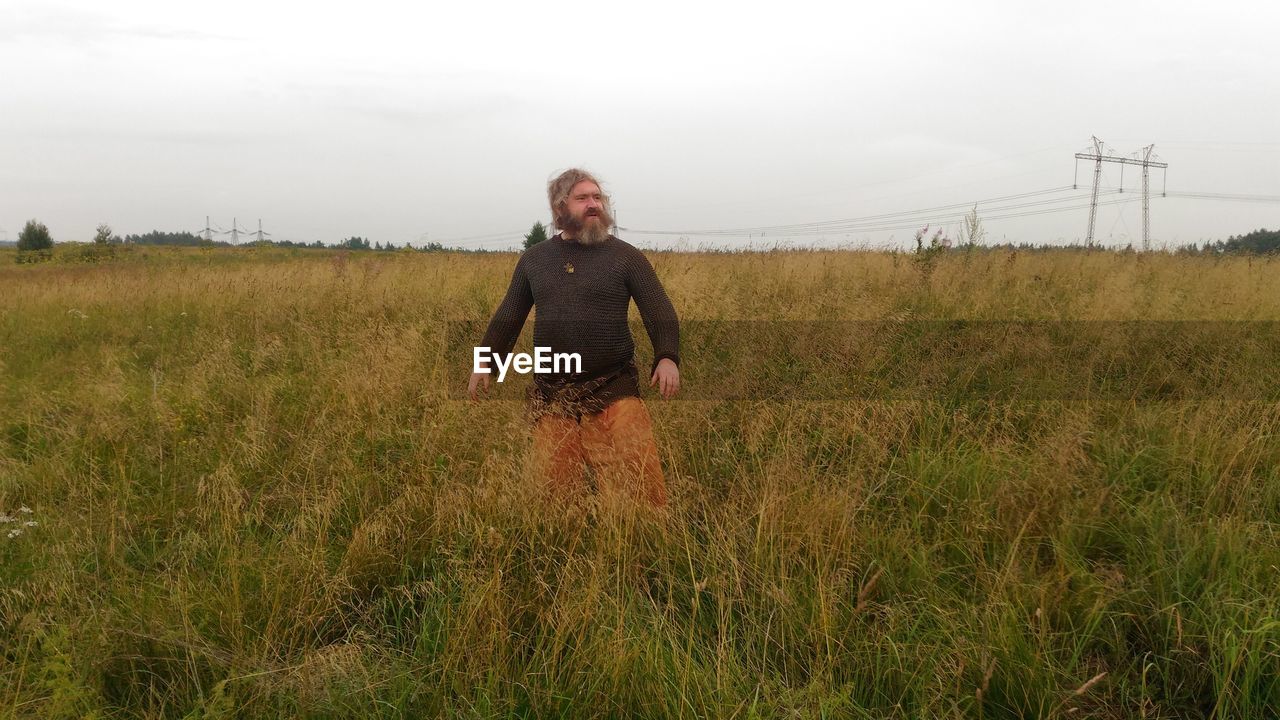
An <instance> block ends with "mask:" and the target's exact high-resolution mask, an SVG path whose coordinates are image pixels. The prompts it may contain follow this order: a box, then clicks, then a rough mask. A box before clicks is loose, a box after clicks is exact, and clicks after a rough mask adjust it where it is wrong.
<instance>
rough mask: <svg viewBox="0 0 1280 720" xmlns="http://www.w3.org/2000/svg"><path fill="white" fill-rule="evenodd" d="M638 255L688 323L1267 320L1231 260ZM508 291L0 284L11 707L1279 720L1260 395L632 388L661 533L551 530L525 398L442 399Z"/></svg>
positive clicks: (179, 278)
mask: <svg viewBox="0 0 1280 720" xmlns="http://www.w3.org/2000/svg"><path fill="white" fill-rule="evenodd" d="M651 257H652V259H653V261H654V264H655V267H656V269H657V271H658V274H659V276H660V277H661V278H662V280H663V282H664V283H665V285H666V287H667V290H668V292H669V294H670V295H671V296H672V299H673V301H674V302H675V304H676V307H677V309H678V310H679V311H680V312H681V316H682V319H685V320H689V321H693V320H705V321H713V320H819V319H820V320H850V321H852V320H864V319H882V318H898V319H904V318H905V319H919V320H928V319H975V320H979V319H980V320H1010V319H1013V320H1152V319H1156V320H1185V319H1197V320H1250V321H1270V320H1277V319H1280V273H1277V272H1276V270H1277V269H1280V266H1277V264H1276V263H1274V262H1270V261H1260V260H1252V261H1250V260H1248V259H1245V258H1230V259H1226V258H1196V257H1172V256H1165V255H1150V256H1147V255H1133V254H1128V255H1125V254H1113V253H1085V252H1072V253H1030V254H1029V253H1008V252H981V251H975V252H970V253H963V252H951V253H947V254H944V255H943V256H941V257H940V258H939V259H938V260H937V261H936V263H935V264H934V265H933V266H932V267H931V268H930V270H929V272H928V273H923V272H921V271H920V268H919V267H918V266H917V264H915V263H913V262H912V261H911V258H910V256H906V255H894V254H887V253H841V252H813V253H804V252H793V253H767V254H754V255H731V254H719V255H717V254H705V255H699V254H656V255H653V256H651ZM2 260H7V258H6V257H4V256H0V261H2ZM513 264H514V256H511V255H493V256H489V255H449V254H431V255H417V254H374V253H367V254H362V253H356V254H349V255H348V254H337V253H334V254H330V253H324V254H322V253H316V252H300V253H299V252H295V253H288V252H280V251H226V250H220V251H216V252H206V251H200V250H184V251H180V252H175V251H169V250H162V249H156V250H152V251H145V252H135V253H130V254H129V255H127V256H125V257H123V258H121V259H119V260H117V261H116V262H111V263H104V264H102V265H95V266H77V265H65V264H42V265H16V264H10V263H7V262H6V263H4V264H0V294H3V297H4V302H3V304H2V305H0V377H3V378H4V382H3V385H2V387H3V395H2V396H0V514H5V515H7V516H10V517H14V518H18V517H19V516H20V517H21V519H22V520H24V521H25V519H26V518H28V517H29V518H31V519H33V520H34V521H35V522H37V523H38V524H37V525H34V526H25V527H24V532H22V533H21V534H19V535H17V536H14V537H9V536H7V535H6V534H5V533H4V531H5V530H7V529H8V528H10V527H13V526H15V523H7V524H4V525H0V715H4V716H13V717H82V716H86V715H93V716H97V717H189V718H216V717H240V716H253V717H262V716H272V717H277V716H278V717H298V716H302V717H344V716H351V717H363V716H370V715H372V716H380V717H426V716H441V717H491V716H504V717H505V716H521V717H540V716H565V717H629V716H642V717H666V716H716V717H743V718H753V717H754V718H765V717H794V716H796V715H801V716H813V717H866V718H879V717H886V716H901V717H981V718H1015V717H1078V716H1085V717H1114V718H1130V717H1145V718H1185V717H1212V718H1238V717H1272V716H1276V715H1277V714H1280V590H1278V589H1277V576H1278V573H1280V571H1278V569H1277V568H1280V525H1278V522H1280V438H1278V436H1277V429H1278V428H1280V408H1278V407H1277V405H1276V404H1275V403H1271V402H1259V401H1257V399H1250V398H1241V397H1239V396H1237V395H1232V394H1231V393H1222V394H1221V395H1215V394H1203V395H1201V396H1197V397H1194V398H1184V399H1173V400H1168V401H1161V402H1126V401H1124V400H1117V399H1098V400H1089V399H1085V400H1079V399H1070V398H1067V397H1065V395H1064V396H1062V397H1059V396H1055V395H1053V394H1052V393H1049V394H1042V395H1041V396H1038V397H1036V398H1029V399H1025V400H1024V401H1018V402H986V401H984V400H983V398H981V397H974V396H965V397H951V396H947V395H945V394H943V395H925V396H922V397H917V398H911V399H899V400H889V399H882V398H876V397H861V398H844V399H838V400H830V401H820V400H812V399H806V400H795V399H788V398H787V397H786V393H785V390H786V387H785V378H786V374H785V372H780V373H779V374H778V377H779V378H783V379H782V380H779V382H780V383H783V384H782V385H781V386H780V387H779V388H777V389H778V390H779V392H778V393H776V394H773V395H771V397H772V398H773V399H770V400H741V401H735V402H728V401H721V400H716V399H708V400H698V401H692V400H678V401H672V402H662V401H660V400H657V399H656V398H653V397H652V396H650V399H649V408H650V411H651V412H652V414H653V416H654V421H655V428H656V433H657V435H658V443H659V446H660V448H661V450H662V454H663V462H664V466H665V468H666V472H667V477H668V482H669V490H670V493H671V497H672V508H671V512H670V513H669V515H667V516H662V515H653V514H650V513H647V512H644V511H642V510H641V509H639V508H636V507H634V506H633V505H631V504H630V503H628V502H627V501H626V500H625V498H618V497H614V496H611V495H608V494H605V495H593V496H591V497H589V498H588V500H587V501H586V502H584V503H579V504H576V505H564V504H561V503H558V502H556V500H555V499H554V498H547V497H545V496H543V495H542V494H541V493H540V492H539V489H538V488H537V487H536V486H535V484H534V483H533V482H532V481H531V479H530V478H529V477H528V476H527V474H526V471H525V465H524V462H523V456H524V453H525V452H526V447H527V428H526V426H525V425H524V422H523V418H522V408H521V405H520V403H519V401H518V394H517V393H515V392H507V390H509V388H503V389H501V390H499V391H498V395H499V398H500V399H499V400H498V401H490V402H487V403H479V404H471V403H467V402H464V401H460V400H458V399H456V398H457V397H458V390H459V388H458V386H457V385H458V383H465V377H466V370H467V368H465V367H452V366H451V365H450V363H449V361H448V360H447V358H449V357H451V353H452V352H453V350H454V348H450V347H448V342H449V338H448V333H447V327H448V325H449V323H450V322H451V321H457V320H467V319H471V320H482V321H483V320H487V318H488V317H489V315H490V313H491V312H492V310H493V308H494V307H495V306H496V304H497V302H498V301H499V300H500V299H501V296H502V293H503V291H504V290H505V286H506V282H507V280H508V279H509V277H510V271H511V267H512V266H513ZM527 332H528V329H526V333H527ZM478 339H479V338H476V340H477V341H478ZM637 344H638V346H640V347H641V348H642V351H641V352H642V354H643V353H644V352H647V342H646V341H645V340H644V338H643V337H642V336H641V337H639V338H638V339H637ZM686 350H687V358H686V367H685V368H684V369H683V371H684V375H685V377H686V383H690V382H691V380H690V378H695V377H697V375H698V374H699V373H702V374H703V376H704V377H709V375H710V373H713V372H714V371H713V370H712V369H709V368H699V367H697V366H696V360H694V361H693V363H692V364H690V360H689V358H695V359H696V358H697V357H698V353H699V352H705V353H709V354H713V352H714V348H693V347H686ZM924 350H925V349H924V348H921V349H920V352H919V353H918V354H916V355H914V356H913V355H912V354H911V351H910V346H907V349H906V350H904V356H903V357H900V358H898V360H899V361H900V362H901V363H902V365H903V366H904V367H908V368H910V367H915V366H917V365H919V364H920V363H923V362H925V360H924V359H922V358H925V357H926V353H925V352H924ZM814 352H817V350H815V351H814ZM927 357H928V362H945V359H946V358H945V356H939V355H938V354H937V353H928V354H927ZM1269 360H1270V361H1271V362H1268V358H1266V357H1265V356H1258V355H1256V354H1253V355H1248V356H1243V357H1242V359H1240V360H1239V362H1242V363H1243V362H1249V363H1256V364H1257V366H1256V367H1254V368H1252V370H1253V371H1256V372H1257V373H1259V374H1265V373H1270V374H1275V373H1276V372H1277V371H1278V370H1280V358H1269ZM770 362H771V357H765V358H762V359H761V360H760V363H761V367H764V368H770V367H771V366H770ZM1244 369H1245V370H1250V367H1248V366H1247V367H1245V368H1244ZM1063 389H1064V390H1067V389H1069V388H1063ZM502 398H505V400H503V399H502ZM23 507H26V508H27V509H29V510H30V511H31V512H30V513H21V512H20V511H19V509H20V508H23Z"/></svg>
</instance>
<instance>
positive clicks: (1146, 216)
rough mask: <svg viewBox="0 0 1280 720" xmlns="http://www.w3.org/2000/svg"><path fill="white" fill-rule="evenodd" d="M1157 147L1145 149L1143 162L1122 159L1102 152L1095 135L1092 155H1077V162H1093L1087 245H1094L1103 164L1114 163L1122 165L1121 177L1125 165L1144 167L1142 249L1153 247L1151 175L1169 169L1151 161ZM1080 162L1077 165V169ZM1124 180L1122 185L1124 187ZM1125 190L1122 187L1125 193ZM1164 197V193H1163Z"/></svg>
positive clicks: (1100, 144) (1166, 164)
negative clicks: (1154, 169) (1152, 153)
mask: <svg viewBox="0 0 1280 720" xmlns="http://www.w3.org/2000/svg"><path fill="white" fill-rule="evenodd" d="M1155 147H1156V146H1155V145H1154V144H1153V145H1148V146H1146V147H1145V148H1143V149H1142V150H1143V152H1144V154H1143V156H1142V159H1141V160H1138V159H1136V158H1129V157H1120V156H1118V155H1105V154H1103V150H1102V141H1101V140H1099V139H1098V138H1097V136H1096V135H1095V136H1094V138H1093V152H1092V153H1076V160H1077V161H1079V160H1092V161H1093V163H1094V165H1093V194H1092V196H1091V197H1090V200H1089V232H1088V233H1087V234H1086V235H1085V241H1084V243H1085V245H1089V246H1091V245H1093V228H1094V223H1095V221H1097V219H1098V185H1099V183H1100V181H1101V179H1102V163H1104V162H1113V163H1119V164H1120V172H1121V173H1122V174H1121V177H1122V178H1123V177H1124V175H1123V173H1124V166H1125V165H1141V166H1142V249H1143V251H1146V250H1149V249H1150V247H1151V212H1150V204H1151V194H1150V174H1151V168H1153V167H1154V168H1160V169H1161V170H1163V169H1165V168H1168V167H1169V165H1168V163H1162V162H1155V161H1153V160H1152V159H1151V157H1152V155H1151V152H1152V151H1153V150H1155ZM1079 166H1080V164H1079V162H1077V163H1076V167H1077V169H1078V168H1079ZM1123 184H1124V183H1123V180H1122V181H1121V185H1122V186H1123ZM1071 187H1072V189H1075V188H1076V184H1075V183H1072V185H1071ZM1123 190H1124V188H1123V187H1121V191H1122V192H1123ZM1161 195H1164V191H1163V190H1162V191H1161Z"/></svg>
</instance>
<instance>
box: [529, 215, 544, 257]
mask: <svg viewBox="0 0 1280 720" xmlns="http://www.w3.org/2000/svg"><path fill="white" fill-rule="evenodd" d="M546 239H547V226H546V225H543V224H542V221H541V220H539V221H538V222H536V223H534V224H533V227H532V228H531V229H530V230H529V234H528V235H525V236H524V249H525V250H528V249H529V248H531V247H533V246H534V245H537V244H538V243H540V242H542V241H543V240H546Z"/></svg>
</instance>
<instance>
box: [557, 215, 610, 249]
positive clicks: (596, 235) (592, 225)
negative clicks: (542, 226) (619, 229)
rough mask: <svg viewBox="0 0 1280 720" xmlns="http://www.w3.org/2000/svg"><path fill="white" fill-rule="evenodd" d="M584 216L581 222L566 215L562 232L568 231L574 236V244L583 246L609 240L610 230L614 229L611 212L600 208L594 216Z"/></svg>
mask: <svg viewBox="0 0 1280 720" xmlns="http://www.w3.org/2000/svg"><path fill="white" fill-rule="evenodd" d="M592 217H593V216H590V215H588V216H584V217H583V219H581V220H579V219H578V218H575V217H574V216H573V215H566V216H565V217H564V218H563V219H562V221H561V222H560V223H558V224H559V225H560V229H561V230H567V231H569V232H570V233H572V234H573V240H574V242H577V243H580V244H582V245H599V244H600V243H602V242H604V241H605V240H608V239H609V228H611V227H613V216H612V215H610V214H609V211H608V210H606V209H604V208H600V210H599V211H598V213H597V214H596V215H595V216H594V220H593V219H592Z"/></svg>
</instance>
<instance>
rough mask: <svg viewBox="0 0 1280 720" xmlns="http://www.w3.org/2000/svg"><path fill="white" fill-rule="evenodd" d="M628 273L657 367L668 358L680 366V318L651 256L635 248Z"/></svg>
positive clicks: (633, 296)
mask: <svg viewBox="0 0 1280 720" xmlns="http://www.w3.org/2000/svg"><path fill="white" fill-rule="evenodd" d="M629 266H630V271H629V272H628V273H627V289H628V290H630V292H631V297H632V298H634V299H635V301H636V308H638V309H639V310H640V318H641V319H642V320H644V329H645V330H646V331H647V332H648V333H649V341H650V342H651V343H653V369H652V370H651V371H650V372H654V371H656V370H657V369H658V364H659V363H660V362H661V361H662V360H663V359H667V360H670V361H671V362H672V363H674V364H675V365H676V366H677V367H678V366H679V365H680V319H679V318H678V317H677V316H676V309H675V306H674V305H672V304H671V299H670V298H668V297H667V292H666V290H663V288H662V282H661V281H659V280H658V274H657V273H656V272H654V270H653V265H651V264H649V259H648V258H646V257H645V256H644V253H641V252H640V251H639V250H633V256H632V258H631V261H630V263H629Z"/></svg>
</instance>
